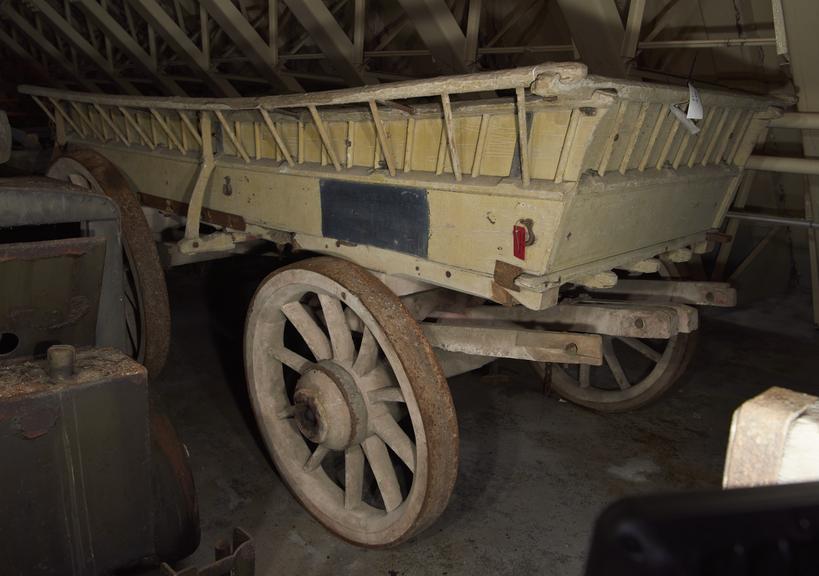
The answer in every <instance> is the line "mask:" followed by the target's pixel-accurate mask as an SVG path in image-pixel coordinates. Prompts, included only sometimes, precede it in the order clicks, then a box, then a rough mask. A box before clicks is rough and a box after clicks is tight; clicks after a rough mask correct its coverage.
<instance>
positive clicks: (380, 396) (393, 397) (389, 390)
mask: <svg viewBox="0 0 819 576" xmlns="http://www.w3.org/2000/svg"><path fill="white" fill-rule="evenodd" d="M367 398H369V400H370V402H406V400H405V399H404V393H403V392H401V388H399V387H398V386H387V387H386V388H379V389H377V390H372V391H370V392H369V393H368V394H367Z"/></svg>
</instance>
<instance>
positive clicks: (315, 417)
mask: <svg viewBox="0 0 819 576" xmlns="http://www.w3.org/2000/svg"><path fill="white" fill-rule="evenodd" d="M293 400H294V405H293V410H294V412H293V418H294V419H295V421H296V425H297V426H298V428H299V430H300V431H301V433H302V434H304V436H305V437H306V438H307V439H308V440H310V441H311V442H315V443H316V444H321V445H323V446H324V447H326V448H328V449H330V450H344V449H346V448H348V447H349V446H354V445H357V444H360V443H361V442H362V441H363V440H364V438H365V436H366V432H367V408H366V405H365V402H364V397H363V396H362V395H361V392H359V390H358V387H357V386H356V384H355V379H354V378H353V376H352V375H350V373H349V372H347V371H346V370H345V369H344V368H342V367H341V366H340V365H338V364H336V363H335V362H331V361H325V362H321V363H319V364H316V365H315V367H313V368H310V369H308V370H307V371H306V372H305V373H304V374H303V375H302V376H301V378H299V381H298V384H297V385H296V392H295V394H294V397H293Z"/></svg>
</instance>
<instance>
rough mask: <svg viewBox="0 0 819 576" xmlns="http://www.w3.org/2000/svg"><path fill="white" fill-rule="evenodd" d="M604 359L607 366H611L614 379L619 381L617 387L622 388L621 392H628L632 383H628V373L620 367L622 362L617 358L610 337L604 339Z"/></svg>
mask: <svg viewBox="0 0 819 576" xmlns="http://www.w3.org/2000/svg"><path fill="white" fill-rule="evenodd" d="M603 358H605V360H606V364H608V365H609V369H610V370H611V373H612V374H614V379H615V380H616V381H617V385H618V386H619V387H620V390H627V389H629V388H631V383H630V382H629V381H628V378H627V377H626V373H625V371H624V370H623V367H622V366H621V365H620V360H619V359H618V358H617V354H616V353H615V351H614V346H613V345H612V339H611V338H608V337H606V338H603Z"/></svg>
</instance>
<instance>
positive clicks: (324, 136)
mask: <svg viewBox="0 0 819 576" xmlns="http://www.w3.org/2000/svg"><path fill="white" fill-rule="evenodd" d="M307 109H308V110H309V111H310V116H312V117H313V122H315V124H316V128H317V129H318V133H319V137H320V138H321V143H322V144H323V145H324V147H325V148H326V150H327V154H328V155H329V156H330V160H331V161H332V162H333V167H334V168H335V169H336V172H340V171H341V164H339V162H338V158H337V157H336V151H335V150H333V143H332V141H331V140H330V135H329V134H328V133H327V129H326V128H325V127H324V122H322V121H321V116H319V113H318V110H317V109H316V107H315V106H313V105H310V106H308V107H307ZM300 140H302V138H300Z"/></svg>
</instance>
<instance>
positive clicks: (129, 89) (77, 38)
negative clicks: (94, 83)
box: [27, 0, 140, 95]
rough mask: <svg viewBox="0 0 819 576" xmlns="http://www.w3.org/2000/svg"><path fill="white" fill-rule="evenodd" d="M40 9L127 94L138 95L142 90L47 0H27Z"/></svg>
mask: <svg viewBox="0 0 819 576" xmlns="http://www.w3.org/2000/svg"><path fill="white" fill-rule="evenodd" d="M27 1H28V2H30V3H31V5H32V6H34V7H35V8H36V9H37V10H39V11H40V14H42V16H43V18H45V19H46V20H48V21H49V22H50V23H51V25H52V26H54V27H55V28H57V29H58V30H59V31H60V33H61V34H62V35H63V36H64V37H65V38H66V39H67V40H68V41H69V42H70V43H71V44H73V45H74V47H75V48H76V49H77V50H79V51H80V52H81V53H82V54H83V55H84V56H85V57H86V58H88V59H89V60H91V62H93V63H94V65H95V66H97V67H98V68H99V69H100V70H102V71H103V72H104V73H105V75H106V76H108V77H109V78H111V80H113V82H114V83H115V84H116V85H117V86H119V88H120V89H121V90H122V91H123V92H125V93H126V94H133V95H138V94H139V93H140V92H139V90H137V89H136V87H135V86H134V85H133V84H131V82H129V81H128V80H126V79H125V78H123V77H122V75H121V74H120V73H119V72H118V71H117V70H115V69H114V66H113V64H111V62H109V61H108V60H106V58H105V57H104V56H103V55H102V54H100V53H99V51H98V50H97V49H96V48H95V47H94V46H92V45H91V43H90V42H88V40H86V39H85V38H84V36H83V34H82V33H81V32H79V31H78V30H77V29H76V28H74V26H72V25H71V23H70V22H69V21H68V20H66V19H65V18H64V17H63V16H62V15H61V14H59V13H58V12H57V11H56V10H55V9H54V8H53V7H52V6H51V4H49V3H48V2H47V0H27Z"/></svg>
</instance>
